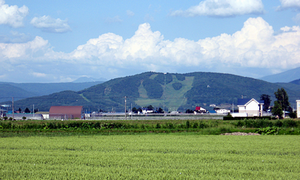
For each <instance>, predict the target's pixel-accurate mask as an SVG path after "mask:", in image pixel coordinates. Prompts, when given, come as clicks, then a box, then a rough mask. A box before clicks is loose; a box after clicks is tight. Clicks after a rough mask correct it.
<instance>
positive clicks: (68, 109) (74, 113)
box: [49, 106, 82, 119]
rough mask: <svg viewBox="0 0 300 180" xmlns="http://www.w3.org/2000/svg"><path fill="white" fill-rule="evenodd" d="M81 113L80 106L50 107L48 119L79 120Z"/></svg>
mask: <svg viewBox="0 0 300 180" xmlns="http://www.w3.org/2000/svg"><path fill="white" fill-rule="evenodd" d="M81 113H82V106H51V108H50V110H49V116H50V118H59V117H61V118H62V119H64V118H67V119H73V118H81Z"/></svg>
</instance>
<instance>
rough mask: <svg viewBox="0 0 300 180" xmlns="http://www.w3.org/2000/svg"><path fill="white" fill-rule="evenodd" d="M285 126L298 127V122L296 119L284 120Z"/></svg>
mask: <svg viewBox="0 0 300 180" xmlns="http://www.w3.org/2000/svg"><path fill="white" fill-rule="evenodd" d="M283 127H297V123H296V121H294V120H285V121H283Z"/></svg>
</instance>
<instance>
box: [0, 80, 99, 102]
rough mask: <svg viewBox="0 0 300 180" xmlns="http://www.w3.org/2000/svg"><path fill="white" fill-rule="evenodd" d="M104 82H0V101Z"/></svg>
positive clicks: (72, 89)
mask: <svg viewBox="0 0 300 180" xmlns="http://www.w3.org/2000/svg"><path fill="white" fill-rule="evenodd" d="M101 83H102V82H100V81H96V82H84V83H72V82H68V83H5V82H2V83H0V102H3V101H7V100H11V99H12V97H14V99H15V100H19V99H25V98H28V97H34V96H42V95H49V94H52V93H55V92H61V91H66V90H71V91H80V90H83V89H86V88H89V87H91V86H94V85H96V84H101Z"/></svg>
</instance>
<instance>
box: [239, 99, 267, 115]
mask: <svg viewBox="0 0 300 180" xmlns="http://www.w3.org/2000/svg"><path fill="white" fill-rule="evenodd" d="M263 105H264V101H257V100H255V99H254V98H252V99H238V103H237V107H238V109H239V113H240V114H246V116H250V117H251V116H262V114H263Z"/></svg>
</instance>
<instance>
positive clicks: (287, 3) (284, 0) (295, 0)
mask: <svg viewBox="0 0 300 180" xmlns="http://www.w3.org/2000/svg"><path fill="white" fill-rule="evenodd" d="M280 2H281V6H279V7H278V8H277V10H282V9H287V8H296V9H300V1H299V0H280Z"/></svg>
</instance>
